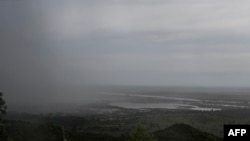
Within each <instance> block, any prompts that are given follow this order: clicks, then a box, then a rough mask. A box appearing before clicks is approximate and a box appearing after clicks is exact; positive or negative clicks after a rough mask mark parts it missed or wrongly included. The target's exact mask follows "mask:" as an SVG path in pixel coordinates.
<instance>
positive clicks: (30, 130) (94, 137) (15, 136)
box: [0, 121, 222, 141]
mask: <svg viewBox="0 0 250 141" xmlns="http://www.w3.org/2000/svg"><path fill="white" fill-rule="evenodd" d="M139 129H140V130H139ZM136 131H137V130H136ZM135 133H136V134H134V135H133V134H132V138H131V137H128V136H121V137H117V136H113V135H112V134H104V133H99V132H88V131H80V130H79V131H78V130H67V129H64V128H63V127H62V126H58V125H54V124H53V123H47V124H35V123H29V122H21V121H2V122H1V128H0V140H1V141H63V140H64V138H66V139H67V140H68V141H126V140H135V139H136V141H140V140H141V139H142V140H143V141H145V140H144V138H143V136H150V137H152V136H154V138H155V139H156V140H158V141H166V140H167V141H222V139H220V138H218V137H216V136H214V135H212V134H209V133H205V132H201V131H199V130H197V129H195V128H193V127H191V126H189V125H186V124H175V125H172V126H171V127H169V128H166V129H164V130H160V131H156V132H154V133H153V134H152V133H151V132H146V130H145V131H144V130H143V128H138V132H135ZM147 133H148V134H147ZM155 139H153V138H152V140H155Z"/></svg>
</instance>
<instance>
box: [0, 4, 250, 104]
mask: <svg viewBox="0 0 250 141" xmlns="http://www.w3.org/2000/svg"><path fill="white" fill-rule="evenodd" d="M249 8H250V2H249V1H246V0H240V1H233V0H220V1H215V0H203V1H199V0H172V1H171V0H167V1H165V0H105V1H102V0H86V1H80V0H71V1H67V0H53V1H51V0H43V1H33V0H8V1H7V0H1V1H0V19H1V20H0V91H2V92H3V93H4V97H5V99H6V101H7V103H8V105H10V107H11V105H12V104H17V103H20V104H24V103H26V104H34V105H35V104H38V103H39V104H47V103H60V102H65V101H73V102H74V101H78V102H79V101H83V103H84V102H88V101H95V100H98V99H101V98H100V96H99V95H94V93H95V92H96V91H97V90H96V89H95V86H100V85H130V86H132V85H140V86H142V85H148V86H188V87H249V86H250V66H249V60H250V48H249V45H250V41H249V39H248V37H249V36H250V27H249V23H250V19H249V17H250V13H249ZM90 86H91V87H90Z"/></svg>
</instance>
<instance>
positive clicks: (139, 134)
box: [128, 125, 156, 141]
mask: <svg viewBox="0 0 250 141" xmlns="http://www.w3.org/2000/svg"><path fill="white" fill-rule="evenodd" d="M128 141H156V140H155V137H154V135H153V134H152V133H151V132H150V131H149V130H147V128H146V127H144V126H142V125H137V126H135V128H134V131H133V133H132V135H131V136H130V138H129V140H128Z"/></svg>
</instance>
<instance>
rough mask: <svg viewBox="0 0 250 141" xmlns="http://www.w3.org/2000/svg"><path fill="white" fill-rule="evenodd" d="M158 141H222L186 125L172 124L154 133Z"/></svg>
mask: <svg viewBox="0 0 250 141" xmlns="http://www.w3.org/2000/svg"><path fill="white" fill-rule="evenodd" d="M154 135H155V136H156V138H157V139H158V141H166V140H167V141H222V139H221V138H219V137H216V136H214V135H212V134H209V133H206V132H201V131H199V130H197V129H195V128H193V127H191V126H189V125H186V124H174V125H172V126H170V127H169V128H166V129H164V130H160V131H156V132H154Z"/></svg>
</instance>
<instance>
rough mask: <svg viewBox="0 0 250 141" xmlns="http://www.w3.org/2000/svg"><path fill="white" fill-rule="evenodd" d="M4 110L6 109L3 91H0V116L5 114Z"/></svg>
mask: <svg viewBox="0 0 250 141" xmlns="http://www.w3.org/2000/svg"><path fill="white" fill-rule="evenodd" d="M6 110H7V105H6V102H5V101H4V99H3V93H2V92H0V118H1V117H2V115H5V114H6Z"/></svg>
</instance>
